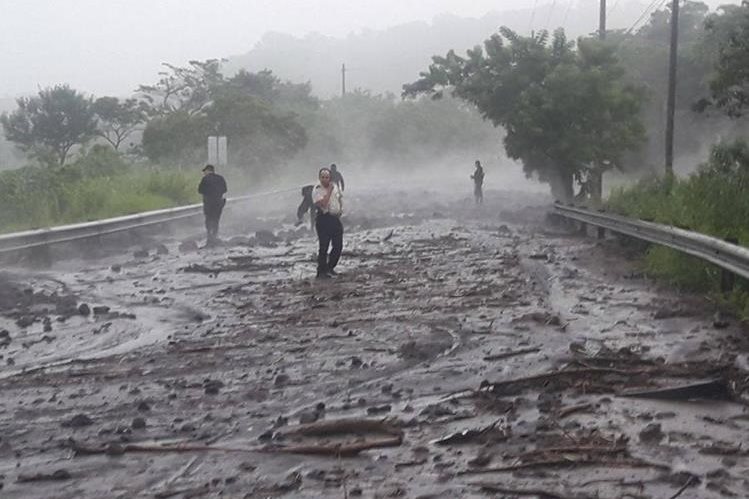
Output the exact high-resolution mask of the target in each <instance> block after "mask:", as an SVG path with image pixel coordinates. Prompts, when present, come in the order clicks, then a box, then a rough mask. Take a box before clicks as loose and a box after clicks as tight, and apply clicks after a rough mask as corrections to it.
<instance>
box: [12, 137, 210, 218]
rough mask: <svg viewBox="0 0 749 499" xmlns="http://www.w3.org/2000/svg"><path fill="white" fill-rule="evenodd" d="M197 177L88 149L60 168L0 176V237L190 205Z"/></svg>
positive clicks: (195, 196)
mask: <svg viewBox="0 0 749 499" xmlns="http://www.w3.org/2000/svg"><path fill="white" fill-rule="evenodd" d="M199 180H200V177H199V175H198V174H194V173H185V172H181V171H176V170H159V169H154V168H149V167H146V166H143V165H132V164H129V163H128V162H126V161H125V160H124V159H123V158H122V157H120V156H119V155H118V154H116V153H115V152H114V151H112V150H111V149H108V148H104V147H94V148H92V149H91V151H90V152H89V153H88V154H86V155H84V156H83V157H82V158H81V159H80V160H78V161H76V162H75V163H72V164H70V165H66V166H64V167H62V168H50V167H43V166H27V167H24V168H21V169H18V170H13V171H9V172H3V173H0V232H11V231H16V230H23V229H33V228H43V227H51V226H54V225H60V224H65V223H74V222H82V221H91V220H99V219H102V218H109V217H114V216H119V215H128V214H132V213H138V212H141V211H148V210H155V209H160V208H168V207H173V206H179V205H184V204H190V203H195V202H197V201H198V200H199V196H198V194H197V192H196V187H197V183H198V181H199Z"/></svg>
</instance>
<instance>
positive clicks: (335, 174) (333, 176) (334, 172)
mask: <svg viewBox="0 0 749 499" xmlns="http://www.w3.org/2000/svg"><path fill="white" fill-rule="evenodd" d="M330 180H331V182H333V183H334V184H335V185H337V186H338V189H340V191H341V192H343V191H344V190H346V186H345V184H344V182H343V175H341V172H339V171H338V167H337V166H336V165H335V163H333V164H332V165H330Z"/></svg>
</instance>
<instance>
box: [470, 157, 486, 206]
mask: <svg viewBox="0 0 749 499" xmlns="http://www.w3.org/2000/svg"><path fill="white" fill-rule="evenodd" d="M475 165H476V169H475V170H474V171H473V175H471V178H472V179H473V197H474V198H475V199H476V204H482V203H483V202H484V168H483V167H482V166H481V161H479V160H476V163H475Z"/></svg>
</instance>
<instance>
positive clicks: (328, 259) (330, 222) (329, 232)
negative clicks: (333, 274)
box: [315, 213, 343, 274]
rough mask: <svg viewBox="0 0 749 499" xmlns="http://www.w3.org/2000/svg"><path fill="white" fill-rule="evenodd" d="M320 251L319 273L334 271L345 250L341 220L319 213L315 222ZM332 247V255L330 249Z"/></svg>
mask: <svg viewBox="0 0 749 499" xmlns="http://www.w3.org/2000/svg"><path fill="white" fill-rule="evenodd" d="M315 228H316V229H317V239H318V240H319V241H320V251H319V252H318V253H317V273H318V274H324V273H325V272H327V271H329V270H333V269H334V268H335V266H336V265H337V264H338V260H339V259H340V258H341V250H343V224H341V219H340V218H338V217H336V216H334V215H331V214H329V213H318V214H317V219H316V220H315ZM331 245H332V249H331V250H330V255H328V248H329V247H330V246H331Z"/></svg>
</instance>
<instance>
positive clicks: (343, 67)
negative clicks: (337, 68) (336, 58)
mask: <svg viewBox="0 0 749 499" xmlns="http://www.w3.org/2000/svg"><path fill="white" fill-rule="evenodd" d="M345 95H346V63H345V62H344V63H343V64H342V65H341V97H344V96H345Z"/></svg>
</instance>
